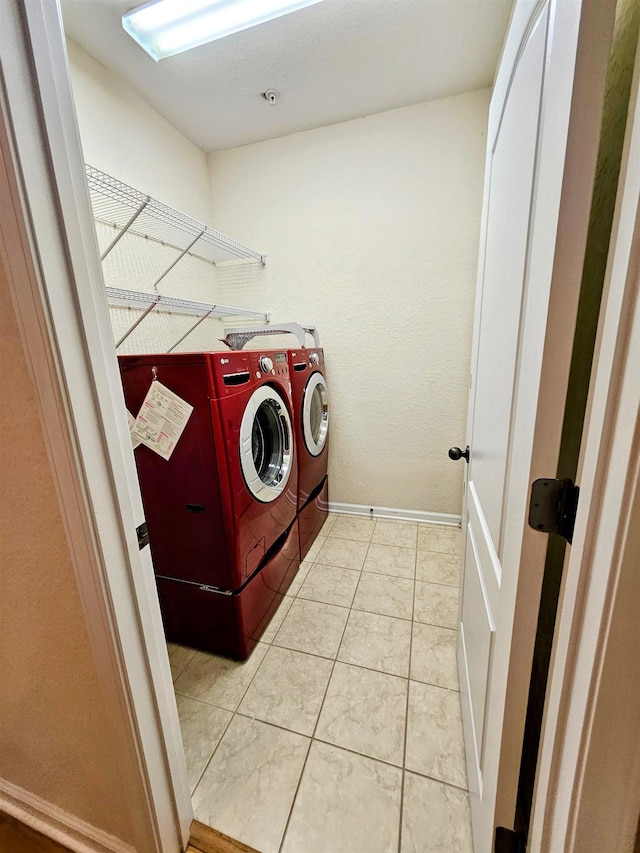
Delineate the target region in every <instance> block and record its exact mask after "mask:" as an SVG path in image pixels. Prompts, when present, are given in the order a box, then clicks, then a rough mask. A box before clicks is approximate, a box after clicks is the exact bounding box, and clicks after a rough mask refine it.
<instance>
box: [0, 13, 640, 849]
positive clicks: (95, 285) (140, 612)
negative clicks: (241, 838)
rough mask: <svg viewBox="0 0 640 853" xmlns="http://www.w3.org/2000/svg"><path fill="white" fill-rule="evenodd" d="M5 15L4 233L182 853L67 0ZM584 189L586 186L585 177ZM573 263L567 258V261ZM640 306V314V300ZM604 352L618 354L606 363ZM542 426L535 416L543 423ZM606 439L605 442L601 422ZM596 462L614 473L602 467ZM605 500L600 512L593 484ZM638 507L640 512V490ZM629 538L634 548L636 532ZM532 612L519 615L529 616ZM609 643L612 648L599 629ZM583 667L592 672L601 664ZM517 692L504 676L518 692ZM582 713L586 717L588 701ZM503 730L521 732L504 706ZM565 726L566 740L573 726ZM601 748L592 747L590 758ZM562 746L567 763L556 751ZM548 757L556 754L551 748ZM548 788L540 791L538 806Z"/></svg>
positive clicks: (85, 575)
mask: <svg viewBox="0 0 640 853" xmlns="http://www.w3.org/2000/svg"><path fill="white" fill-rule="evenodd" d="M585 5H586V6H587V7H589V9H590V12H589V14H595V13H596V11H595V10H597V8H598V6H599V5H600V4H599V3H598V2H597V0H595V2H593V3H586V4H585ZM566 6H567V7H569V6H575V3H574V2H572V3H571V4H570V3H567V4H566ZM0 13H1V17H2V21H3V27H2V31H1V32H0V57H2V58H4V57H9V59H10V62H7V64H6V67H4V66H3V71H4V77H5V80H4V82H5V86H6V89H5V92H4V93H3V94H2V97H1V98H0V100H1V106H2V110H3V113H4V115H5V116H6V115H7V111H10V113H11V133H12V138H11V139H7V138H3V139H2V145H1V151H2V155H3V158H4V164H5V169H6V170H7V175H8V177H9V178H10V179H11V180H12V184H11V199H12V208H11V210H10V211H8V213H7V215H6V216H5V213H4V211H3V214H2V220H1V221H2V228H3V229H4V228H7V229H9V228H10V225H11V223H10V222H9V219H10V217H9V214H11V217H13V218H15V221H16V222H17V223H18V224H20V223H22V224H23V225H24V227H23V229H22V233H21V234H19V235H17V236H18V237H19V239H17V240H16V241H15V243H14V246H15V251H14V252H13V253H12V255H11V256H10V257H9V261H10V262H11V263H15V264H19V263H21V262H24V261H25V260H26V261H30V262H32V263H33V268H32V270H31V276H30V288H29V290H28V292H18V291H17V290H15V291H14V292H13V293H12V297H13V299H14V304H15V306H16V313H17V315H18V318H19V322H20V325H21V334H22V339H23V343H24V347H25V351H26V354H27V358H28V359H29V362H30V366H31V370H32V371H33V375H34V376H38V377H40V381H39V382H38V383H37V385H36V387H37V391H38V395H39V396H38V401H39V405H40V408H41V413H42V423H43V426H44V429H45V435H46V438H47V441H48V445H49V447H48V449H49V454H50V460H51V465H52V469H53V471H54V475H55V477H56V481H57V485H58V497H59V501H60V505H61V508H62V511H63V514H64V518H65V523H66V525H67V528H68V539H69V543H70V546H71V551H72V555H73V561H74V567H75V569H76V578H77V584H78V588H79V590H80V593H81V598H82V602H83V607H84V612H85V616H86V623H87V629H88V631H89V634H90V640H91V644H92V647H93V650H94V654H95V658H96V664H97V667H98V670H99V672H100V675H101V678H102V681H103V685H104V686H105V694H106V696H107V697H109V713H110V715H111V717H112V719H113V720H114V723H115V728H116V729H117V731H118V733H119V734H120V736H121V740H120V746H121V748H122V752H123V755H124V756H126V762H127V763H126V765H125V770H126V771H128V772H129V774H130V776H131V778H132V779H135V780H138V781H139V786H138V788H137V789H136V790H135V791H132V792H130V794H131V796H130V799H131V801H132V807H133V808H132V811H133V812H134V817H136V837H137V839H138V843H137V849H138V850H140V851H143V853H146V851H147V850H148V851H163V852H164V851H166V853H168V851H171V853H173V851H176V850H178V849H182V848H184V846H185V845H186V841H187V839H188V827H189V824H190V821H191V817H192V810H191V804H190V800H189V794H188V787H187V783H186V774H185V769H184V754H183V750H182V747H181V745H180V735H179V728H178V723H177V715H176V712H175V702H174V700H173V698H172V697H173V691H172V683H171V678H170V673H169V668H168V661H167V657H166V652H165V651H164V637H163V634H162V629H161V623H160V616H159V609H158V603H157V596H156V593H155V585H154V580H153V574H152V570H151V565H150V562H149V560H148V556H147V557H146V558H145V555H144V552H139V551H138V547H137V541H136V537H135V526H136V523H139V522H140V520H141V519H142V507H141V503H140V497H139V490H138V488H137V483H136V481H135V468H134V462H133V454H132V451H131V446H130V441H129V433H128V429H127V425H126V421H125V419H124V415H123V416H122V417H120V416H119V414H118V413H117V412H116V409H115V407H114V405H113V403H112V401H113V400H114V399H119V398H121V397H122V390H121V386H120V382H119V377H118V374H117V368H116V365H115V363H114V360H113V343H112V338H111V331H110V326H109V321H108V313H107V307H106V302H105V300H104V298H103V297H102V280H101V272H100V267H99V261H98V254H97V249H96V245H95V237H94V234H93V226H92V223H91V213H90V206H89V201H88V195H87V191H86V186H85V183H84V180H85V179H84V172H83V169H82V155H81V147H80V141H79V137H78V131H77V124H76V120H75V109H74V105H73V100H72V96H71V90H70V82H69V78H68V71H67V66H66V58H65V49H64V37H63V34H62V31H61V29H60V21H59V10H58V7H57V4H56V3H54V2H52V0H31V2H29V3H27V4H24V3H20V2H19V0H0ZM582 89H583V91H580V92H577V93H576V95H577V97H579V98H583V99H585V98H589V99H590V98H591V97H593V95H594V91H593V89H591V90H590V91H589V90H588V85H587V83H585V85H584V86H583V87H582ZM596 96H597V91H596ZM587 142H588V141H587ZM585 144H586V143H585V142H584V140H583V141H581V140H579V139H573V140H572V145H573V148H572V152H573V155H574V156H580V151H581V148H583V147H584V145H585ZM587 148H588V145H587ZM582 153H583V156H584V151H583V152H582ZM587 154H589V152H588V151H587ZM576 162H579V161H576ZM13 169H15V173H14V174H12V171H13ZM575 192H576V194H577V196H579V195H580V192H581V187H580V185H579V182H578V184H577V186H576V188H575ZM7 233H9V232H8V231H7ZM20 255H21V256H22V259H21V257H20ZM569 261H570V259H567V258H565V259H564V262H565V264H569ZM51 282H55V287H53V286H51V284H50V283H51ZM611 310H612V312H613V313H612V314H611V317H610V322H611V323H615V322H616V320H618V321H619V320H620V314H619V312H620V310H621V307H620V306H619V305H618V306H617V309H616V306H615V305H613V304H612V309H611ZM616 310H617V312H618V313H617V314H616ZM556 316H557V315H556ZM553 317H554V314H553V312H550V318H551V319H552V320H553ZM634 317H636V320H637V311H636V314H635V315H634ZM634 328H635V327H634ZM547 355H549V364H552V363H553V362H552V360H551V355H552V353H551V352H549V353H547V351H545V361H547ZM603 355H604V349H603V350H602V351H601V358H602V357H603ZM618 355H619V360H618V361H617V362H616V364H617V368H618V369H622V366H624V365H625V364H626V359H627V358H628V357H629V356H630V355H631V350H627V351H626V352H622V353H618ZM636 355H637V352H635V351H634V357H635V356H636ZM549 369H550V368H549ZM42 377H46V378H47V381H46V382H43V381H42ZM123 405H124V403H123ZM602 405H603V401H602V400H600V399H598V398H595V399H594V405H593V408H592V417H593V413H595V412H599V413H600V416H602V415H603V413H602V409H601V406H602ZM635 414H637V412H636V413H633V412H629V411H628V410H627V409H626V408H625V407H623V406H620V407H619V411H616V412H612V411H611V410H610V408H608V409H607V411H606V412H605V413H604V416H605V417H604V421H603V427H604V428H607V427H609V426H611V425H612V424H614V423H615V426H616V435H620V434H622V433H624V430H625V429H627V430H629V432H630V434H631V435H632V436H633V441H634V442H635V444H634V447H635V448H636V449H637V447H638V440H637V435H638V429H637V428H636V429H635V430H634V427H635V426H637V425H636V424H635V422H634V415H635ZM614 416H615V417H614ZM539 429H540V427H539V424H537V423H536V432H539ZM590 435H591V433H590ZM540 437H541V438H542V436H540ZM592 440H593V443H594V447H595V446H596V443H597V435H596V434H595V433H594V437H593V439H592ZM538 467H540V465H539V466H538ZM542 473H543V474H546V473H548V472H547V470H544V471H543V472H542ZM598 473H599V474H600V475H602V470H601V466H600V467H599V468H598ZM585 476H586V469H585ZM635 494H636V495H637V492H636V493H635ZM593 500H594V512H595V511H596V510H597V509H598V507H597V506H595V505H596V504H598V495H597V493H596V492H595V491H594V499H593ZM603 506H604V504H603ZM583 507H584V508H582V507H581V511H580V513H579V519H578V527H577V535H576V539H575V540H574V543H575V544H574V549H573V552H572V560H573V570H574V571H578V570H579V569H580V568H582V565H583V562H584V563H585V571H586V570H587V569H588V565H587V563H588V561H589V560H591V559H592V554H591V553H584V554H583V555H582V557H581V556H580V555H579V554H578V548H577V544H578V536H582V537H584V536H585V531H586V528H587V525H588V522H589V521H590V520H591V518H592V516H591V515H589V518H588V519H587V517H586V516H587V506H586V502H585V504H583ZM634 508H635V509H636V510H637V501H636V502H635V503H634ZM581 513H582V516H581ZM581 517H582V521H581V520H580V519H581ZM96 519H99V522H98V521H97V520H96ZM616 529H617V528H616ZM625 529H626V530H627V532H628V531H629V528H625ZM622 533H624V530H623V531H622ZM523 534H524V539H530V536H531V535H535V534H532V533H530V532H529V531H527V530H526V529H524V531H523ZM540 538H542V537H540ZM617 541H621V542H622V543H623V544H624V541H625V540H624V538H623V539H621V540H618V539H616V542H617ZM628 541H629V544H631V540H630V539H629V540H628ZM518 544H520V541H519V542H518ZM620 553H621V554H624V553H625V552H624V549H623V550H622V551H621V552H620ZM619 565H621V564H620V563H619ZM570 569H571V567H570ZM515 592H516V590H513V593H512V598H515ZM518 597H520V591H518ZM609 603H610V602H609ZM607 612H609V610H608V611H607ZM518 613H519V617H518V618H519V619H520V616H521V615H523V613H524V611H522V613H521V612H520V611H519V612H518ZM572 616H573V614H572V613H571V612H570V610H569V609H567V608H566V607H565V608H563V611H562V617H561V620H562V622H561V624H562V627H563V631H564V632H567V631H570V629H571V626H572V625H574V620H573V618H572ZM530 621H531V620H530V619H528V620H527V619H524V621H523V622H522V625H520V626H519V628H518V631H521V630H524V632H525V633H526V631H527V628H528V625H529V623H530ZM585 633H586V632H585ZM582 639H583V640H584V637H583V638H582ZM599 643H600V646H599V647H600V648H601V646H602V643H601V638H600V636H599ZM556 663H557V665H558V666H561V665H562V672H561V673H560V674H557V672H556V671H555V670H554V681H553V689H554V690H559V693H560V695H562V690H561V689H559V688H558V679H561V680H562V681H563V682H564V680H565V679H568V678H570V677H571V676H572V673H573V672H574V671H576V669H577V667H578V665H579V664H580V665H582V666H583V667H584V665H585V661H584V659H580V656H579V655H578V659H577V660H574V659H573V657H572V656H569V657H568V658H566V661H565V660H560V656H559V655H557V656H556ZM559 672H560V671H559V670H558V673H559ZM585 672H586V673H587V674H588V672H589V670H588V668H587V669H586V670H585ZM506 687H507V685H506V674H505V682H504V684H503V688H504V691H505V692H506ZM572 711H573V712H574V713H579V711H580V707H579V704H578V705H576V707H575V708H574V707H572ZM516 716H517V714H516ZM578 719H583V718H580V717H578ZM500 725H501V726H503V725H504V726H505V728H506V727H508V720H503V715H502V714H500ZM557 731H558V736H559V737H560V735H561V734H562V731H561V728H560V727H558V729H557ZM555 733H556V727H555V725H554V721H553V718H552V717H551V716H549V715H548V718H547V729H546V731H545V743H544V747H545V750H547V749H549V748H550V747H549V744H550V743H551V741H550V740H549V738H551V739H553V736H554V734H555ZM503 743H504V739H503ZM587 747H588V744H587V745H586V747H585V746H584V745H583V747H582V757H583V758H584V756H585V755H587V754H588V749H587ZM585 750H587V751H585ZM551 752H552V754H553V756H554V757H555V758H557V752H555V751H554V750H551ZM503 753H504V750H503ZM546 755H547V752H546V751H545V752H544V754H543V758H545V757H546ZM503 762H504V755H503V756H502V758H501V762H500V764H499V762H498V757H496V766H495V774H496V777H497V775H498V770H499V769H501V767H502V766H503V764H502V763H503ZM501 772H502V770H501ZM567 784H568V783H567V780H566V779H565V780H564V787H563V786H558V785H556V786H555V788H554V789H552V788H551V787H550V788H549V791H548V796H547V797H546V801H545V805H546V806H547V811H548V810H549V809H550V808H552V807H554V808H556V809H557V808H559V807H560V806H561V805H562V798H563V797H566V795H567V791H568V790H569V789H568V787H567ZM544 793H545V792H544V791H542V789H541V788H539V791H538V800H537V802H538V803H542V797H543V795H544ZM508 799H509V797H508V796H507V797H506V800H507V801H508ZM1 801H2V794H1V792H0V802H1ZM497 814H498V812H497ZM540 814H542V810H540V812H538V811H536V812H534V821H535V820H536V819H537V818H538V815H540ZM511 815H512V812H511ZM505 825H508V824H507V823H505ZM535 825H536V824H535V822H534V826H535ZM45 832H46V827H45Z"/></svg>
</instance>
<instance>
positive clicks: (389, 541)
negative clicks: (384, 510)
mask: <svg viewBox="0 0 640 853" xmlns="http://www.w3.org/2000/svg"><path fill="white" fill-rule="evenodd" d="M417 531H418V525H417V524H416V522H415V521H381V520H380V519H378V521H376V529H375V530H374V531H373V538H372V540H371V541H372V542H375V543H376V544H378V545H399V546H400V547H401V548H415V547H416V537H417Z"/></svg>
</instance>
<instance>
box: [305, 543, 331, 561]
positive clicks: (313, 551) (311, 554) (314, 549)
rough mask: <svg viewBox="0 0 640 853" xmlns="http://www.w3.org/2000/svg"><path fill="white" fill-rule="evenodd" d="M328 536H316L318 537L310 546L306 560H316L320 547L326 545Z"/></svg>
mask: <svg viewBox="0 0 640 853" xmlns="http://www.w3.org/2000/svg"><path fill="white" fill-rule="evenodd" d="M326 538H327V537H326V536H316V538H315V539H314V540H313V545H312V546H311V547H310V548H309V550H308V551H307V553H306V556H305V560H306V562H308V563H313V562H314V560H315V559H316V557H317V556H318V552H319V551H320V548H322V546H323V545H324V543H325V541H326Z"/></svg>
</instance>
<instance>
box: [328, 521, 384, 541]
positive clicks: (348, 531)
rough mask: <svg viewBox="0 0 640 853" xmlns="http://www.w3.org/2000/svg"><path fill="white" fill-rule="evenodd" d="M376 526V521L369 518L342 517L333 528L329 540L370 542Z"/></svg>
mask: <svg viewBox="0 0 640 853" xmlns="http://www.w3.org/2000/svg"><path fill="white" fill-rule="evenodd" d="M375 526H376V523H375V521H374V520H373V519H372V518H368V517H367V516H357V515H341V516H339V517H338V518H337V519H336V522H335V524H334V525H333V527H332V528H331V531H330V533H329V538H330V539H331V538H333V539H355V540H357V541H359V542H370V541H371V537H372V536H373V528H374V527H375Z"/></svg>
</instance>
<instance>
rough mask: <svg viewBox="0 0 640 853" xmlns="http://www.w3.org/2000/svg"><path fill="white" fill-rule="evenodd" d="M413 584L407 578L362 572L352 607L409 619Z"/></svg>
mask: <svg viewBox="0 0 640 853" xmlns="http://www.w3.org/2000/svg"><path fill="white" fill-rule="evenodd" d="M413 586H414V582H413V581H412V580H408V579H407V578H392V577H388V576H387V575H374V574H371V573H370V572H363V573H362V575H361V576H360V582H359V583H358V589H357V590H356V597H355V598H354V600H353V607H354V608H355V609H356V610H367V611H368V612H369V613H380V614H381V615H382V616H396V617H398V618H399V619H411V615H412V611H413Z"/></svg>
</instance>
